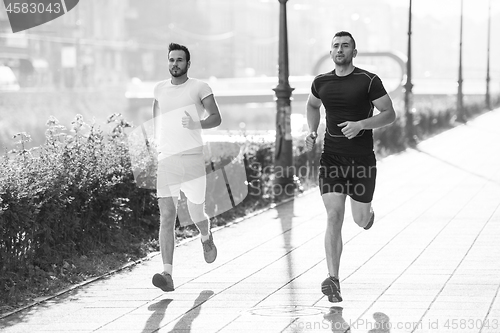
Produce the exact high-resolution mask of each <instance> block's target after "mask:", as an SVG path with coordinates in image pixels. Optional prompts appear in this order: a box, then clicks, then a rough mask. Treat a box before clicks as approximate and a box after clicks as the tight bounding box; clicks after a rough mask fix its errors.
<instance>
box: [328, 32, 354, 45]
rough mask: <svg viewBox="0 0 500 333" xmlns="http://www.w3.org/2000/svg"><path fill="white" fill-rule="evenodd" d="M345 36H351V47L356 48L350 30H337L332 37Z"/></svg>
mask: <svg viewBox="0 0 500 333" xmlns="http://www.w3.org/2000/svg"><path fill="white" fill-rule="evenodd" d="M346 36H347V37H351V39H352V48H353V49H355V48H356V41H355V40H354V37H352V35H351V33H350V32H347V31H339V32H337V33H336V34H335V35H334V36H333V38H335V37H346ZM333 38H332V40H333Z"/></svg>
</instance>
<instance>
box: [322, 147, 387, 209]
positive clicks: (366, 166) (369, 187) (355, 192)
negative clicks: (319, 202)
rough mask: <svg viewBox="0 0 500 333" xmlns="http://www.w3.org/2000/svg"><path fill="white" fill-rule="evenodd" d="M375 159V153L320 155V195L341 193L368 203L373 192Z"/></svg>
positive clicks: (375, 171) (375, 168) (375, 175)
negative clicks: (362, 154) (363, 154)
mask: <svg viewBox="0 0 500 333" xmlns="http://www.w3.org/2000/svg"><path fill="white" fill-rule="evenodd" d="M376 178H377V160H376V159H375V154H371V155H367V156H340V155H334V154H325V153H323V154H322V155H321V159H320V170H319V187H320V191H321V195H323V194H325V193H330V192H337V193H343V194H347V195H348V196H350V197H351V198H352V199H354V200H356V201H359V202H364V203H369V202H371V201H372V199H373V193H374V192H375V179H376Z"/></svg>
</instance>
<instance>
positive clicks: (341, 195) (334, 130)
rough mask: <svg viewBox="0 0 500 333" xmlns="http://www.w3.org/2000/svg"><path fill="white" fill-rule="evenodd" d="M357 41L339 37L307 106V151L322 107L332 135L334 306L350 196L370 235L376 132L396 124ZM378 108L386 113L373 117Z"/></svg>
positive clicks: (326, 182) (323, 181)
mask: <svg viewBox="0 0 500 333" xmlns="http://www.w3.org/2000/svg"><path fill="white" fill-rule="evenodd" d="M356 54H357V50H356V42H355V41H354V38H353V37H352V35H351V34H350V33H348V32H345V31H341V32H338V33H336V34H335V36H334V37H333V40H332V44H331V50H330V55H331V58H332V60H333V62H334V63H335V69H334V70H333V71H331V72H329V73H325V74H321V75H318V76H317V77H316V78H315V79H314V81H313V83H312V86H311V93H310V94H309V99H308V101H307V122H308V124H309V130H310V134H309V135H308V136H307V137H306V142H305V144H306V149H308V150H310V149H312V148H313V147H314V144H315V141H316V138H317V134H316V131H317V129H318V126H319V122H320V107H321V105H323V106H324V107H325V112H326V133H325V138H324V146H323V153H322V155H321V160H320V165H321V166H320V172H319V185H320V186H319V187H320V191H321V196H322V199H323V203H324V205H325V208H326V212H327V228H326V234H325V252H326V263H327V266H328V277H327V279H326V280H324V281H323V283H322V284H321V290H322V292H323V294H325V295H327V296H328V300H329V301H330V302H341V301H342V296H341V293H340V283H339V265H340V256H341V253H342V245H343V244H342V224H343V221H344V212H345V201H346V197H347V196H349V197H350V198H351V208H352V216H353V219H354V222H356V224H358V225H359V226H360V227H362V228H364V229H366V230H368V229H369V228H370V227H371V226H372V225H373V221H374V218H375V214H374V212H373V209H372V207H371V202H372V199H373V193H374V190H375V178H376V174H377V169H376V160H375V154H374V152H373V133H372V129H374V128H379V127H382V126H385V125H389V124H390V123H392V122H393V121H394V120H395V119H396V113H395V112H394V108H393V106H392V101H391V99H390V97H389V95H387V92H386V91H385V89H384V86H383V85H382V81H381V80H380V78H379V77H378V76H377V75H375V74H372V73H370V72H368V71H365V70H363V69H360V68H357V67H354V65H353V63H352V59H353V58H355V57H356ZM374 107H375V108H377V110H378V111H380V112H379V113H378V114H377V115H374V114H373V110H374Z"/></svg>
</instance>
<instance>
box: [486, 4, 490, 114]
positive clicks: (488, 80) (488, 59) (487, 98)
mask: <svg viewBox="0 0 500 333" xmlns="http://www.w3.org/2000/svg"><path fill="white" fill-rule="evenodd" d="M490 44H491V0H489V1H488V47H487V48H488V50H487V53H486V54H487V56H486V96H485V98H486V108H487V109H488V110H491V98H490Z"/></svg>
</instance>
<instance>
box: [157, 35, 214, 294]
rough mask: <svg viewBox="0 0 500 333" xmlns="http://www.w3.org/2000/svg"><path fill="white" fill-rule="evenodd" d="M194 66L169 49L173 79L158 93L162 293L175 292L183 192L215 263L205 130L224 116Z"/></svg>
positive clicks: (180, 51) (182, 52)
mask: <svg viewBox="0 0 500 333" xmlns="http://www.w3.org/2000/svg"><path fill="white" fill-rule="evenodd" d="M190 65H191V61H190V53H189V50H188V49H187V47H185V46H183V45H179V44H175V43H171V44H170V45H169V49H168V68H169V71H170V75H171V78H170V79H168V80H165V81H161V82H159V83H158V84H157V85H156V86H155V88H154V98H155V100H154V103H153V117H154V136H155V145H156V149H157V152H158V174H157V176H158V177H157V197H158V205H159V207H160V233H159V242H160V251H161V256H162V261H163V272H161V273H158V274H155V275H154V276H153V285H154V286H156V287H158V288H160V289H161V290H163V291H173V290H174V283H173V280H172V262H173V255H174V247H175V231H174V229H175V221H176V217H177V202H178V197H179V194H180V191H181V190H182V192H183V193H184V194H185V196H186V197H187V203H188V210H189V215H190V216H191V219H192V220H193V222H194V223H195V224H196V226H197V227H198V229H199V231H200V234H201V242H202V246H203V252H204V257H205V261H206V262H207V263H212V262H214V260H215V258H216V257H217V248H216V247H215V244H214V242H213V237H212V233H211V232H210V221H209V219H208V216H207V215H206V213H205V189H206V173H205V157H204V155H203V139H202V129H204V128H213V127H217V126H219V125H220V123H221V115H220V112H219V107H218V106H217V102H216V101H215V98H214V96H213V93H212V89H211V88H210V86H209V85H208V84H206V83H205V82H202V81H199V80H197V79H192V78H189V77H188V75H187V72H188V69H189V66H190ZM207 114H208V115H207Z"/></svg>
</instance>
